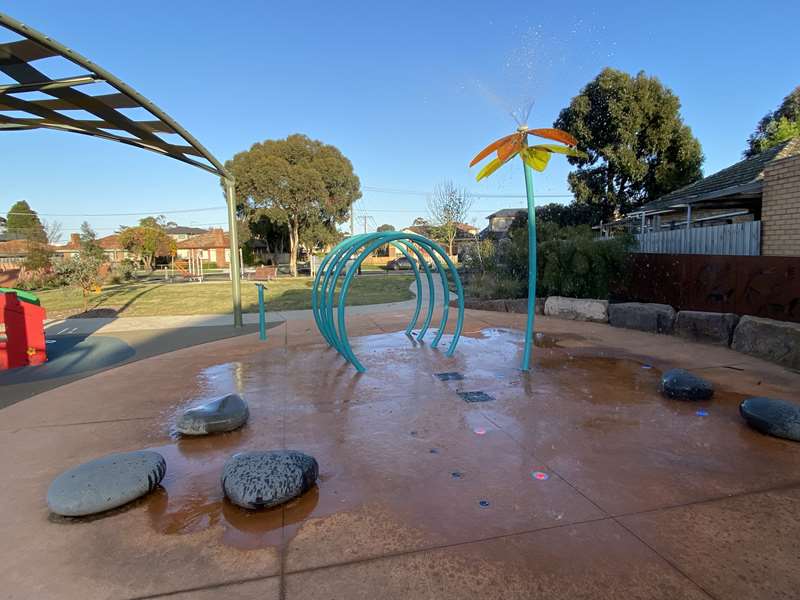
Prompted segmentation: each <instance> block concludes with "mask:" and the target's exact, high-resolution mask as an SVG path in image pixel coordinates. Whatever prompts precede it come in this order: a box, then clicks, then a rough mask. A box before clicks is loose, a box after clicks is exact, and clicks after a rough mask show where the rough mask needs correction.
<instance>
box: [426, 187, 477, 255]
mask: <svg viewBox="0 0 800 600" xmlns="http://www.w3.org/2000/svg"><path fill="white" fill-rule="evenodd" d="M471 206H472V198H470V196H469V194H468V193H467V190H465V189H463V188H460V187H458V186H456V184H454V183H453V182H452V181H443V182H442V183H439V184H437V185H436V187H435V188H433V194H432V195H431V196H429V197H428V212H430V215H431V222H432V223H433V225H434V227H435V229H434V237H437V238H439V239H440V240H441V241H442V242H444V243H445V244H447V252H448V254H450V255H452V254H453V243H454V242H455V239H456V236H457V235H458V226H459V225H460V224H461V223H463V222H464V221H466V220H467V213H468V212H469V209H470V207H471Z"/></svg>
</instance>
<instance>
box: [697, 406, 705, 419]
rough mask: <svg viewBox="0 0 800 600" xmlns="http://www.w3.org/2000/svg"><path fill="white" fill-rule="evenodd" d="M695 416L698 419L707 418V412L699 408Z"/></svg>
mask: <svg viewBox="0 0 800 600" xmlns="http://www.w3.org/2000/svg"><path fill="white" fill-rule="evenodd" d="M696 414H697V416H698V417H707V416H708V411H707V410H706V409H704V408H701V409H700V410H698V411H697V413H696Z"/></svg>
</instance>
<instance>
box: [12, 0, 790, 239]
mask: <svg viewBox="0 0 800 600" xmlns="http://www.w3.org/2000/svg"><path fill="white" fill-rule="evenodd" d="M0 10H2V11H3V12H6V13H8V14H10V15H12V16H14V17H16V18H17V19H20V20H22V21H24V22H27V23H28V24H30V25H31V26H33V27H35V28H37V29H39V30H41V31H44V32H45V33H47V34H49V35H51V36H52V37H54V38H55V39H57V40H59V41H61V42H62V43H64V44H66V45H68V46H71V47H73V48H75V49H76V50H78V51H79V52H81V53H83V54H84V55H86V56H88V57H89V58H91V59H92V60H94V61H96V62H97V63H98V64H100V65H102V66H103V67H105V68H106V69H108V70H110V71H111V72H112V73H114V74H116V75H117V76H118V77H120V78H122V79H123V80H124V81H126V82H127V83H129V84H131V85H132V86H133V87H134V88H136V89H138V90H139V91H140V92H142V93H143V94H144V95H145V96H147V97H149V98H150V99H151V100H153V101H154V102H155V103H156V104H158V105H159V106H161V108H163V109H165V110H166V111H167V112H168V113H169V114H170V115H172V116H173V117H174V118H175V119H177V120H178V121H179V122H180V123H181V124H182V125H184V126H185V127H186V128H187V129H188V130H189V131H190V132H192V133H193V134H194V135H195V136H196V137H197V138H198V139H199V140H200V141H201V142H202V143H203V144H204V145H205V146H206V147H207V148H209V149H210V150H211V151H212V152H213V153H214V154H215V155H216V156H217V157H218V158H220V159H221V160H226V159H228V158H230V157H231V156H233V154H235V153H236V152H238V151H241V150H244V149H247V148H248V147H249V146H250V145H251V144H253V143H254V142H256V141H260V140H263V139H268V138H278V137H283V136H285V135H287V134H290V133H294V132H301V133H306V134H308V135H310V136H312V137H315V138H318V139H321V140H323V141H324V142H327V143H331V144H334V145H336V146H338V147H339V148H340V149H341V150H342V151H343V152H344V153H345V155H347V156H348V157H349V158H350V159H351V160H352V162H353V164H354V167H355V169H356V172H357V174H358V175H359V177H360V178H361V182H362V187H363V188H364V197H363V199H362V200H361V201H360V202H359V203H358V205H357V209H356V215H357V217H359V216H363V215H368V216H369V217H371V219H369V220H368V225H373V220H374V223H378V224H380V223H384V222H388V223H392V224H394V225H396V226H405V225H407V224H409V223H410V222H411V221H412V220H413V218H414V217H416V216H425V214H426V203H425V197H424V195H423V194H421V193H419V194H416V193H415V194H411V193H385V192H380V191H376V190H378V189H380V190H407V191H411V192H425V191H428V190H431V189H432V188H433V186H434V185H435V184H436V183H437V182H439V181H441V180H443V179H452V180H454V181H455V182H457V183H458V184H460V185H463V186H465V187H466V188H467V189H469V190H471V191H474V192H480V193H482V194H510V195H522V194H523V193H524V184H523V180H522V174H521V166H520V165H519V164H518V163H517V162H514V163H511V164H509V165H507V166H506V167H504V168H503V169H502V170H501V171H500V172H498V173H497V174H496V175H494V176H492V177H491V178H489V179H488V180H486V181H484V182H481V183H475V181H474V179H473V178H474V172H470V171H469V170H468V168H467V163H468V162H469V160H470V159H471V157H472V156H473V155H474V154H475V153H476V152H477V151H478V150H480V149H481V148H482V147H483V146H484V145H485V144H487V143H488V142H490V141H492V140H494V139H495V138H497V137H500V136H502V135H505V134H506V133H510V132H511V131H512V130H513V128H514V126H515V125H514V123H513V121H512V120H511V118H510V117H509V116H508V114H507V112H506V110H505V109H504V108H503V106H505V105H509V104H510V105H517V104H520V103H521V102H522V101H524V99H527V98H533V99H534V101H535V105H534V108H533V113H532V115H531V118H530V124H531V125H536V126H549V125H551V124H552V122H553V120H554V118H555V117H556V116H557V114H558V111H559V110H560V109H561V108H563V107H564V106H566V105H567V104H568V103H569V100H570V98H572V96H574V95H575V94H576V93H578V91H579V90H580V88H581V86H582V85H584V84H585V83H586V82H588V81H589V80H590V79H591V78H593V77H594V76H595V75H596V74H597V73H598V72H599V71H600V69H602V68H603V67H605V66H611V67H615V68H618V69H623V70H625V71H629V72H631V73H635V72H638V71H639V70H644V71H645V72H646V73H648V74H650V75H655V76H657V77H659V79H661V81H662V82H663V83H664V84H665V85H667V86H668V87H670V88H671V89H672V90H673V91H674V92H675V93H676V94H677V95H678V96H679V97H680V99H681V102H682V109H681V111H682V115H683V117H684V120H685V122H686V123H687V124H688V125H689V126H690V127H691V128H692V130H693V132H694V134H695V135H696V136H697V137H698V139H699V140H700V142H701V144H702V146H703V151H704V153H705V155H706V162H705V165H704V171H705V172H706V173H711V172H714V171H716V170H719V169H720V168H722V167H725V166H727V165H728V164H730V163H733V162H735V161H737V160H738V159H739V158H740V156H741V152H742V150H743V148H744V145H745V140H746V138H747V136H748V135H749V133H750V132H751V131H752V130H753V128H754V126H755V124H756V123H757V121H758V119H759V118H760V117H761V116H762V115H763V114H764V113H765V112H766V111H768V110H771V109H773V108H775V107H776V106H777V105H778V103H779V102H780V100H781V99H782V98H783V97H784V96H785V95H786V94H787V93H788V92H789V91H790V90H791V89H792V88H793V87H794V86H796V85H798V84H799V83H800V80H798V74H800V58H798V53H797V37H796V36H797V30H796V25H797V23H798V22H800V3H796V2H785V1H782V2H759V3H756V2H734V1H728V2H715V1H714V2H709V1H706V2H698V1H697V0H694V1H693V2H670V3H667V2H659V3H639V4H638V5H634V4H633V3H630V2H605V3H602V5H600V4H598V3H597V2H582V1H577V2H550V3H545V2H524V3H522V2H521V3H517V4H516V5H513V4H511V3H490V2H485V1H484V2H471V1H465V0H461V1H459V2H430V1H428V2H416V1H409V2H397V3H384V2H374V1H371V2H360V3H355V2H344V1H337V2H304V3H289V2H256V1H251V2H245V1H230V0H229V1H227V2H218V1H217V2H207V1H205V0H194V1H183V0H181V1H178V0H170V1H168V2H165V1H164V0H161V1H159V2H155V1H152V0H140V1H138V2H119V1H116V0H103V1H102V2H100V1H94V0H92V1H89V0H76V1H75V2H70V3H61V2H53V1H52V0H10V1H9V0H5V1H4V2H3V3H2V5H0ZM53 75H67V73H57V74H53ZM0 156H2V161H1V162H0V165H2V166H0V173H1V174H2V186H0V212H3V213H4V212H5V211H7V210H8V208H9V207H10V205H11V204H12V203H13V202H14V201H16V200H18V199H22V198H24V199H27V200H28V201H29V202H30V204H31V205H32V206H33V208H34V209H35V210H37V211H38V212H40V213H42V214H43V215H45V216H44V218H45V219H51V220H57V221H60V222H61V223H62V224H63V226H64V231H65V234H66V233H69V232H70V231H74V230H76V229H77V228H78V227H79V225H80V222H81V221H82V220H83V218H84V217H83V216H52V217H51V216H49V215H65V214H69V215H99V214H107V213H132V212H140V211H144V212H146V213H149V214H159V213H163V214H165V215H166V216H167V218H168V219H170V220H174V221H177V222H179V223H181V224H186V225H196V226H203V227H206V226H211V225H223V224H224V221H225V210H224V204H223V199H222V194H221V190H220V187H219V185H218V183H217V181H216V180H215V179H214V177H212V176H210V175H208V174H207V173H205V172H203V171H200V170H198V169H194V168H192V167H189V166H187V165H184V164H183V163H180V162H177V161H173V160H171V159H168V158H164V157H162V156H159V155H156V154H154V153H148V152H143V151H141V150H137V149H134V148H130V147H127V146H124V145H121V144H114V143H111V142H106V141H102V140H95V139H91V138H86V137H83V136H77V135H71V134H67V133H60V132H45V131H41V132H7V133H3V134H2V135H0ZM568 172H569V166H568V165H567V163H566V161H563V160H559V159H558V158H554V160H553V161H551V166H550V167H548V170H547V171H546V172H545V173H544V174H543V175H540V176H538V177H537V180H536V188H537V193H538V194H539V197H538V199H537V203H544V202H549V201H553V200H558V201H567V200H568V199H569V198H568V194H569V189H568V187H567V183H566V175H567V173H568ZM546 195H553V196H554V197H546ZM522 203H523V200H522V198H521V197H520V198H491V197H485V198H478V199H476V201H475V204H474V206H473V211H472V214H471V215H470V219H469V220H471V221H475V222H476V223H477V224H478V225H479V226H483V223H484V222H485V221H484V217H485V216H486V215H487V214H489V212H491V211H493V210H496V209H498V208H502V207H505V206H520V205H522ZM217 207H218V208H217ZM198 208H203V209H210V210H198V211H195V212H179V213H171V212H170V211H186V210H187V209H198ZM85 218H86V219H87V220H89V221H90V223H91V224H92V225H93V226H94V227H95V228H96V229H97V231H98V233H99V234H100V235H107V234H110V233H112V232H113V231H114V229H115V228H116V227H117V226H118V225H120V224H123V223H124V224H128V223H132V222H134V221H135V220H136V219H137V217H134V216H86V217H85Z"/></svg>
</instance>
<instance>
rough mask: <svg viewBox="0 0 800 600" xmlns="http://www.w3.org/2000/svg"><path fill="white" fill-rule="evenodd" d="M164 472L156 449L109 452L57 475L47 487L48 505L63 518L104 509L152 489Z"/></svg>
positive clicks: (162, 463) (162, 460)
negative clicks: (154, 450) (153, 450)
mask: <svg viewBox="0 0 800 600" xmlns="http://www.w3.org/2000/svg"><path fill="white" fill-rule="evenodd" d="M166 472H167V462H166V461H165V460H164V457H163V456H161V455H160V454H159V453H158V452H152V451H150V450H139V451H136V452H122V453H118V454H109V455H108V456H103V457H102V458H97V459H95V460H92V461H89V462H87V463H83V464H82V465H78V466H77V467H74V468H72V469H69V470H68V471H64V472H63V473H62V474H61V475H59V476H58V477H56V478H55V479H54V480H53V483H51V484H50V488H49V489H48V490H47V505H48V506H49V507H50V510H51V511H53V512H54V513H56V514H57V515H62V516H65V517H82V516H86V515H93V514H96V513H100V512H104V511H106V510H111V509H112V508H117V507H119V506H122V505H123V504H127V503H128V502H130V501H131V500H136V499H137V498H139V497H140V496H144V495H145V494H147V493H149V492H151V491H153V490H154V489H155V487H156V486H157V485H158V484H159V483H160V482H161V480H162V479H163V478H164V474H165V473H166Z"/></svg>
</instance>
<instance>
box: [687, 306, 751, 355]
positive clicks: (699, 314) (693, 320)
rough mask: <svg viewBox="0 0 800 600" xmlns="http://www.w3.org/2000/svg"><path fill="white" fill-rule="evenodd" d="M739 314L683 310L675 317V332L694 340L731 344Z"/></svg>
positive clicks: (720, 344) (724, 344) (721, 344)
mask: <svg viewBox="0 0 800 600" xmlns="http://www.w3.org/2000/svg"><path fill="white" fill-rule="evenodd" d="M737 323H739V316H738V315H735V314H733V313H715V312H703V311H697V310H682V311H680V312H679V313H678V316H677V317H676V319H675V334H676V335H678V336H680V337H682V338H685V339H687V340H691V341H693V342H704V343H707V344H716V345H718V346H730V345H731V340H732V339H733V332H734V330H735V329H736V325H737Z"/></svg>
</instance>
